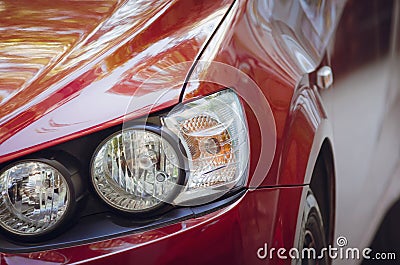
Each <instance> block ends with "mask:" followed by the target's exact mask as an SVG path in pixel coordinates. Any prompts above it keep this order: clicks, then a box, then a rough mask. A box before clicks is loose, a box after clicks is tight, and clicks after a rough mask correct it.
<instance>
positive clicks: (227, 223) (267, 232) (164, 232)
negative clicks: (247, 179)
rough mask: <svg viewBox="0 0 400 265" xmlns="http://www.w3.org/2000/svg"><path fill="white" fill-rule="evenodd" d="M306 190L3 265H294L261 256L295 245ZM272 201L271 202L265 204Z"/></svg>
mask: <svg viewBox="0 0 400 265" xmlns="http://www.w3.org/2000/svg"><path fill="white" fill-rule="evenodd" d="M302 191H303V188H302V187H292V188H271V189H259V190H255V191H248V192H247V193H246V194H245V195H244V196H243V197H242V198H240V199H239V201H237V202H235V203H233V204H232V205H230V206H228V207H226V208H223V209H221V210H218V211H216V212H213V213H210V214H207V215H204V216H201V217H198V218H195V219H189V220H187V221H182V222H180V223H177V224H173V225H170V226H166V227H162V228H159V229H155V230H150V231H145V232H142V233H138V234H133V235H128V236H123V237H119V238H115V239H110V240H106V241H102V242H96V243H91V244H85V245H81V246H75V247H69V248H63V249H55V250H51V251H45V252H36V253H30V254H14V255H8V254H3V256H2V264H8V265H14V264H21V263H23V264H26V263H29V262H34V261H43V262H44V261H47V262H53V263H62V264H64V263H85V264H113V263H114V264H122V263H125V264H127V263H129V264H130V263H135V264H136V263H139V264H290V262H291V261H290V260H286V261H280V260H279V259H273V260H269V259H264V260H263V259H259V258H258V257H257V251H258V249H259V248H262V247H264V244H265V243H267V244H268V248H272V247H275V248H280V247H286V248H288V249H290V248H291V247H292V245H293V240H294V235H295V229H296V225H297V214H298V205H296V204H294V203H292V202H294V201H299V200H300V197H301V194H302ZM265 202H268V203H265Z"/></svg>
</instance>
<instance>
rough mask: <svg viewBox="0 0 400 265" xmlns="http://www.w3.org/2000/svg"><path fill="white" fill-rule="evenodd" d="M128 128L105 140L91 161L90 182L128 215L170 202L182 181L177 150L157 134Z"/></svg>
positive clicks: (115, 206)
mask: <svg viewBox="0 0 400 265" xmlns="http://www.w3.org/2000/svg"><path fill="white" fill-rule="evenodd" d="M148 129H150V128H147V129H145V128H144V127H139V128H128V129H124V130H123V131H122V132H118V133H116V134H114V135H112V136H110V137H109V138H108V139H106V140H105V141H104V142H103V143H102V144H100V148H98V150H97V151H96V152H95V155H94V158H93V161H92V174H91V175H92V182H93V185H94V187H95V189H96V192H97V193H98V194H99V196H100V197H101V198H102V199H103V200H104V201H105V202H106V203H107V204H109V205H110V206H112V207H114V208H116V209H118V210H120V211H123V212H128V213H138V212H145V211H150V210H154V209H156V208H158V207H159V206H161V205H162V204H163V203H164V202H166V201H169V200H170V198H171V197H173V196H174V194H175V193H176V186H177V185H179V181H180V180H181V179H182V178H183V174H182V173H181V169H180V164H181V163H180V159H179V157H178V154H177V151H176V149H175V148H174V147H173V146H172V144H171V143H170V142H169V141H167V140H166V139H165V138H162V137H161V135H160V134H158V133H156V132H153V131H150V130H148Z"/></svg>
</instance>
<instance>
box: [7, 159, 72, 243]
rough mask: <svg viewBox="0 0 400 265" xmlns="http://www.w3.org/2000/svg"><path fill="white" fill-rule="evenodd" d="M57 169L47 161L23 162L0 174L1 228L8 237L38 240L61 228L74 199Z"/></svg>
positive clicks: (68, 186) (64, 176)
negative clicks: (35, 238)
mask: <svg viewBox="0 0 400 265" xmlns="http://www.w3.org/2000/svg"><path fill="white" fill-rule="evenodd" d="M58 166H59V167H58ZM60 167H62V166H61V165H57V166H56V165H52V164H51V163H50V161H48V162H46V161H35V160H26V161H21V162H18V163H16V164H13V165H11V166H10V167H8V168H6V169H5V170H4V171H3V172H2V173H1V174H0V191H1V197H0V205H1V206H0V226H1V227H2V228H3V229H4V230H5V231H6V232H7V233H9V234H11V235H14V236H23V237H27V238H28V237H41V236H44V235H46V234H48V233H50V232H52V231H53V230H54V229H56V228H57V227H60V224H61V223H62V221H63V220H64V219H65V218H66V217H67V216H68V214H69V211H70V208H71V207H72V206H71V204H72V201H73V200H74V199H75V198H74V190H73V187H72V185H71V184H70V183H69V180H67V178H68V176H66V175H67V174H66V171H64V170H63V169H61V168H60Z"/></svg>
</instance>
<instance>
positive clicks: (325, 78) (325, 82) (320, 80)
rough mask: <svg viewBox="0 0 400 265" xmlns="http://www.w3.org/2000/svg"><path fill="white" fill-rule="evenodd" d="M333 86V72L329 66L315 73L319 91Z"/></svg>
mask: <svg viewBox="0 0 400 265" xmlns="http://www.w3.org/2000/svg"><path fill="white" fill-rule="evenodd" d="M332 84H333V72H332V69H331V68H330V67H329V66H323V67H321V68H320V69H319V70H318V71H317V85H318V87H319V88H320V89H328V88H330V87H331V86H332Z"/></svg>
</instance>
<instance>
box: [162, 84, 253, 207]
mask: <svg viewBox="0 0 400 265" xmlns="http://www.w3.org/2000/svg"><path fill="white" fill-rule="evenodd" d="M163 125H164V126H165V127H167V128H168V129H169V130H170V131H172V132H174V133H175V134H176V135H177V136H178V137H179V139H180V140H181V142H182V145H183V147H184V149H185V153H186V154H187V160H188V165H189V171H190V172H189V174H188V180H187V184H186V186H185V187H184V189H183V191H181V193H180V194H179V196H178V197H177V198H176V199H175V200H174V202H173V203H174V204H178V205H196V204H199V203H206V202H210V201H212V200H214V199H216V198H218V197H220V196H222V195H223V194H224V193H226V192H228V191H229V190H231V189H232V188H233V187H235V186H240V185H243V184H244V182H245V180H246V178H247V165H248V161H249V141H248V131H247V126H246V120H245V115H244V113H243V109H242V105H241V103H240V100H239V98H238V96H237V95H236V94H235V93H234V92H233V91H232V90H224V91H221V92H218V93H215V94H212V95H210V96H207V97H204V98H201V99H199V100H195V101H192V102H190V103H187V104H183V105H181V106H179V107H178V108H176V109H174V110H172V111H171V112H170V113H169V114H168V115H167V116H166V117H164V118H163Z"/></svg>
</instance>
